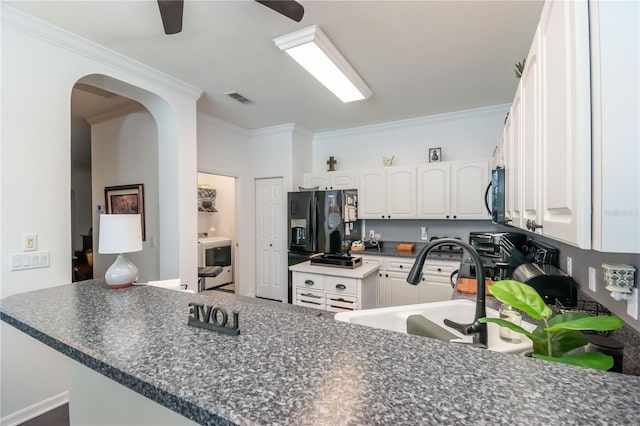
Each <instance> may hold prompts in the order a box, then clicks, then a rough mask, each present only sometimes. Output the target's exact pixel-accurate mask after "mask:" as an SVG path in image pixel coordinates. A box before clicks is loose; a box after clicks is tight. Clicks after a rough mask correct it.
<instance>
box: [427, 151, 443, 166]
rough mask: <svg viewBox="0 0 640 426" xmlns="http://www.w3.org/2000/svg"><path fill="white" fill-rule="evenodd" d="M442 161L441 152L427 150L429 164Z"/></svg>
mask: <svg viewBox="0 0 640 426" xmlns="http://www.w3.org/2000/svg"><path fill="white" fill-rule="evenodd" d="M441 160H442V152H441V149H440V148H429V162H430V163H437V162H438V161H441Z"/></svg>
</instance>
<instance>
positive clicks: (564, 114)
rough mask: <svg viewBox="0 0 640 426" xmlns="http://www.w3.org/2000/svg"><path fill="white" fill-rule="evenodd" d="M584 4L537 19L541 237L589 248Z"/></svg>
mask: <svg viewBox="0 0 640 426" xmlns="http://www.w3.org/2000/svg"><path fill="white" fill-rule="evenodd" d="M588 9H589V7H588V3H587V2H565V1H551V2H547V3H545V6H544V8H543V10H542V16H541V18H540V29H539V31H540V34H539V36H540V71H541V75H540V77H541V78H540V84H541V105H540V113H541V117H540V118H541V129H540V130H541V137H540V141H541V167H540V178H541V179H540V185H541V195H542V204H541V207H542V215H541V216H542V223H541V225H542V228H541V232H542V234H544V235H546V236H548V237H551V238H554V239H557V240H560V241H563V242H566V243H569V244H572V245H576V246H578V247H580V248H590V246H591V101H590V96H591V93H590V84H591V83H590V72H589V67H590V66H589V10H588Z"/></svg>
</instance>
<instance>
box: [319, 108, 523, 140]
mask: <svg viewBox="0 0 640 426" xmlns="http://www.w3.org/2000/svg"><path fill="white" fill-rule="evenodd" d="M510 106H511V104H500V105H492V106H487V107H481V108H475V109H467V110H462V111H455V112H447V113H444V114H436V115H427V116H424V117H417V118H409V119H407V120H398V121H390V122H388V123H379V124H372V125H370V126H361V127H353V128H350V129H343V130H335V131H329V132H321V133H316V134H315V135H314V138H313V139H314V141H321V140H330V139H334V138H342V137H353V136H359V135H363V134H368V133H376V132H384V131H390V130H395V129H400V128H402V129H406V128H408V127H417V126H424V125H428V124H433V123H437V122H439V121H448V120H459V119H465V118H473V117H482V116H484V115H491V114H496V113H500V112H503V111H508V110H509V107H510Z"/></svg>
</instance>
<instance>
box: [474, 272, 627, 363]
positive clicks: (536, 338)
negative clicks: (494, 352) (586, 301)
mask: <svg viewBox="0 0 640 426" xmlns="http://www.w3.org/2000/svg"><path fill="white" fill-rule="evenodd" d="M489 293H491V295H492V296H494V297H495V298H496V299H498V300H500V301H501V302H503V303H507V304H509V305H511V306H512V307H513V308H515V309H518V310H520V311H522V312H524V313H526V314H527V315H529V316H530V317H532V318H534V319H536V320H539V321H542V323H541V324H540V325H539V326H538V327H537V328H536V329H535V330H533V331H532V332H529V331H527V330H525V329H524V328H522V327H520V326H519V325H516V324H514V323H512V322H510V321H507V320H503V319H499V318H488V317H485V318H480V319H479V321H480V322H482V323H487V322H493V323H496V324H498V325H500V326H501V327H507V328H509V329H511V330H513V331H515V332H518V333H522V334H524V335H525V336H527V337H528V338H529V339H531V341H532V342H533V352H532V357H533V358H539V359H544V360H547V361H554V362H560V363H563V364H571V365H579V366H582V367H588V368H595V369H598V370H608V369H610V368H611V367H612V366H613V357H611V356H609V355H605V354H603V353H601V352H582V353H572V354H568V352H570V351H573V350H574V349H577V348H579V347H581V346H584V345H586V344H587V343H589V340H588V339H587V336H586V335H585V334H584V333H582V330H594V331H609V330H616V329H618V328H620V327H622V326H623V325H624V322H623V321H622V320H621V319H620V318H618V317H614V316H590V315H587V314H585V313H583V312H568V313H564V314H558V315H555V316H553V311H552V310H551V308H549V307H548V306H547V305H546V304H545V303H544V300H542V297H540V295H539V294H538V292H537V291H536V290H535V289H534V288H533V287H531V286H528V285H526V284H524V283H521V282H519V281H513V280H503V281H498V282H496V283H495V284H493V285H492V286H489Z"/></svg>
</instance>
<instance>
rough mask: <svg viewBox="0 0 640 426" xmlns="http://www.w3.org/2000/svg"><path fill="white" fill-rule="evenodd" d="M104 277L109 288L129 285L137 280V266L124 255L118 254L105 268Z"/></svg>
mask: <svg viewBox="0 0 640 426" xmlns="http://www.w3.org/2000/svg"><path fill="white" fill-rule="evenodd" d="M104 278H105V280H106V281H107V284H109V287H111V288H124V287H129V286H131V285H133V283H134V282H135V281H137V280H138V268H136V265H134V264H133V263H131V262H130V261H129V259H127V258H126V257H124V255H122V254H119V255H118V257H117V258H116V261H115V262H113V265H111V266H110V267H109V269H107V273H106V274H105V276H104Z"/></svg>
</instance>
